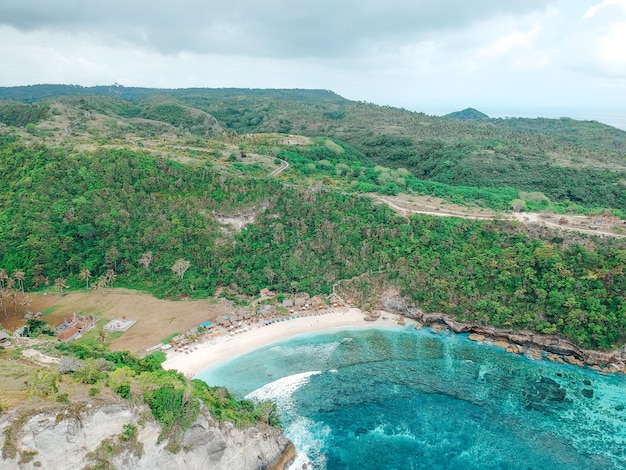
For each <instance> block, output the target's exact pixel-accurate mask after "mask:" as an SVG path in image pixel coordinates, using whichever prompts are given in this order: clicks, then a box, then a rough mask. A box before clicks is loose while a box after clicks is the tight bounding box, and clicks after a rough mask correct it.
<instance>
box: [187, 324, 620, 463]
mask: <svg viewBox="0 0 626 470" xmlns="http://www.w3.org/2000/svg"><path fill="white" fill-rule="evenodd" d="M198 378H201V379H203V380H205V381H206V382H207V383H209V384H210V385H218V384H219V385H224V386H226V387H228V388H229V389H230V390H231V391H232V392H233V393H234V394H235V395H237V396H238V397H240V398H243V397H248V398H250V399H253V400H261V399H272V400H274V401H275V402H276V403H277V406H278V410H279V412H280V414H281V419H282V423H283V429H284V431H285V433H286V434H287V436H288V437H289V438H290V439H291V440H292V441H293V442H294V444H295V446H296V448H297V450H298V458H297V460H296V462H295V463H294V465H292V468H293V469H296V468H297V469H298V470H300V469H301V468H302V464H303V463H305V462H307V463H308V465H309V466H308V468H314V469H329V470H336V469H359V470H360V469H377V470H380V469H403V470H404V469H435V468H446V469H520V470H521V469H524V470H526V469H585V470H591V469H610V468H626V379H625V378H624V376H621V375H608V376H602V375H600V374H598V373H596V372H593V371H590V370H584V369H581V368H578V367H576V366H570V365H558V364H554V363H550V362H547V361H542V362H535V361H532V360H530V359H527V358H525V357H523V356H516V355H513V354H507V353H506V352H504V351H503V350H501V349H499V348H496V347H493V346H489V345H483V344H478V343H475V342H472V341H470V340H468V339H467V338H466V337H465V336H464V335H445V334H439V333H436V332H434V331H432V330H430V329H427V328H425V329H423V330H420V331H417V330H415V329H414V328H412V327H397V328H381V329H379V328H366V329H342V330H332V331H330V332H325V333H319V334H313V335H301V336H297V337H294V338H291V339H288V340H285V341H282V342H279V343H274V344H272V345H269V346H267V347H264V348H261V349H258V350H255V351H253V352H251V353H249V354H246V355H243V356H240V357H238V358H235V359H233V360H231V361H229V362H227V363H224V364H222V365H220V366H218V367H215V368H213V369H209V370H207V371H204V372H203V373H201V374H199V375H198Z"/></svg>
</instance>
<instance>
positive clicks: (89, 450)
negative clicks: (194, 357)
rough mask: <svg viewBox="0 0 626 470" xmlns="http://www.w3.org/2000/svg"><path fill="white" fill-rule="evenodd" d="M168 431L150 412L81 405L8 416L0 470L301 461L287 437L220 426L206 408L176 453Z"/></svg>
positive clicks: (256, 466)
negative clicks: (163, 437)
mask: <svg viewBox="0 0 626 470" xmlns="http://www.w3.org/2000/svg"><path fill="white" fill-rule="evenodd" d="M160 432H161V428H160V426H159V424H158V423H156V422H155V421H153V420H152V419H151V418H150V410H149V409H148V408H147V407H145V406H143V405H141V406H129V405H127V404H107V405H103V406H99V407H97V406H95V405H93V404H91V403H73V404H72V405H69V406H68V407H67V408H65V409H62V410H55V411H49V412H31V413H30V414H28V415H23V414H22V415H15V413H6V412H5V413H3V414H2V415H1V416H0V435H1V436H2V437H1V439H2V440H1V441H0V442H1V444H0V445H1V446H2V462H1V464H0V467H2V468H3V469H6V470H10V469H20V470H21V469H30V468H33V469H36V468H77V469H78V468H82V469H91V468H94V469H95V468H107V469H135V470H154V469H163V470H166V469H167V470H169V469H172V468H177V469H198V468H210V469H212V470H222V469H223V470H233V469H242V470H243V469H246V470H247V469H250V470H262V469H263V470H266V469H267V470H282V469H285V468H287V466H288V465H289V464H290V462H291V461H293V458H294V456H295V449H294V446H293V444H292V443H291V442H290V441H289V439H287V437H285V436H284V434H282V433H281V432H280V430H278V429H276V428H273V427H270V426H265V427H247V428H241V429H240V428H237V427H235V426H234V425H233V424H231V423H229V422H226V421H224V422H216V421H214V420H213V419H211V416H210V414H209V412H208V410H206V409H203V410H202V412H201V413H200V415H199V417H198V419H197V420H196V422H195V423H194V424H193V425H192V426H191V427H190V428H189V429H187V431H186V432H185V433H184V435H183V436H182V438H181V439H180V440H179V441H178V445H177V448H176V449H175V450H172V449H171V448H170V447H168V441H167V440H163V441H160V440H159V434H160Z"/></svg>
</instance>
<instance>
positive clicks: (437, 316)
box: [381, 296, 626, 373]
mask: <svg viewBox="0 0 626 470" xmlns="http://www.w3.org/2000/svg"><path fill="white" fill-rule="evenodd" d="M381 302H382V308H383V309H384V310H385V311H387V312H390V313H395V314H398V315H401V316H404V317H407V318H411V319H413V320H415V321H417V322H419V323H420V324H422V325H424V326H430V327H433V328H436V329H447V330H450V331H452V332H453V333H456V334H459V333H469V334H470V339H473V340H475V341H484V340H489V341H493V342H494V345H496V346H499V347H502V348H503V349H506V350H507V351H508V352H511V353H516V354H525V355H526V356H528V357H530V358H531V359H541V358H542V356H543V355H545V357H546V358H547V359H548V360H551V361H555V362H567V363H569V364H575V365H579V366H589V367H591V368H594V369H596V370H603V371H608V372H622V373H626V347H624V348H621V349H617V350H612V351H598V350H592V349H583V348H580V347H578V346H576V345H575V344H574V343H572V342H571V341H568V340H567V339H564V338H562V337H560V336H556V335H543V334H538V333H534V332H531V331H523V330H519V331H518V330H507V329H501V328H495V327H492V326H483V325H476V324H472V323H464V322H459V321H457V320H454V319H453V318H451V317H450V316H448V315H445V314H443V313H425V312H423V311H422V310H421V309H419V308H416V307H414V306H411V305H410V304H408V303H407V302H406V300H405V299H403V298H401V297H399V296H386V297H383V298H382V299H381ZM542 351H543V352H544V354H543V355H542V353H541V352H542Z"/></svg>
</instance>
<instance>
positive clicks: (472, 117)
mask: <svg viewBox="0 0 626 470" xmlns="http://www.w3.org/2000/svg"><path fill="white" fill-rule="evenodd" d="M443 117H445V118H448V119H459V120H461V121H485V120H487V119H489V116H487V115H486V114H485V113H481V112H480V111H478V110H477V109H474V108H466V109H464V110H463V111H455V112H453V113H450V114H446V115H445V116H443Z"/></svg>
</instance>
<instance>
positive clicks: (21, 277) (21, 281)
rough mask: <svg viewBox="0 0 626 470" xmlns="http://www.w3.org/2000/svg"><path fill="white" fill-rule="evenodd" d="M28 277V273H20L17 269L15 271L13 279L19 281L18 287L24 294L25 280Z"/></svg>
mask: <svg viewBox="0 0 626 470" xmlns="http://www.w3.org/2000/svg"><path fill="white" fill-rule="evenodd" d="M25 277H26V273H25V272H24V271H20V270H18V269H16V270H15V271H13V279H15V280H16V281H17V285H18V286H20V290H21V291H22V294H23V293H24V279H25Z"/></svg>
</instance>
